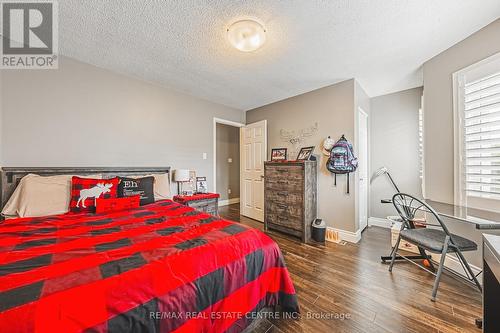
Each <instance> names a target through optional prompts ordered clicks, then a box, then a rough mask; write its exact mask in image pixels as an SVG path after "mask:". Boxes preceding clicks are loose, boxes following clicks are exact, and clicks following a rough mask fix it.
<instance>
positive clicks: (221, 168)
mask: <svg viewBox="0 0 500 333" xmlns="http://www.w3.org/2000/svg"><path fill="white" fill-rule="evenodd" d="M216 144H217V146H216V155H217V157H216V163H217V164H216V166H217V172H216V173H217V192H218V193H220V199H221V200H227V199H234V198H239V197H240V129H239V128H238V127H234V126H229V125H225V124H217V136H216ZM229 159H231V160H232V161H231V162H229ZM229 189H230V190H231V193H228V190H229Z"/></svg>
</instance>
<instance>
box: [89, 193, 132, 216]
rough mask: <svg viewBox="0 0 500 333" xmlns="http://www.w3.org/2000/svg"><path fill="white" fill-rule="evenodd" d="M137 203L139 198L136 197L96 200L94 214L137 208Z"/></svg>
mask: <svg viewBox="0 0 500 333" xmlns="http://www.w3.org/2000/svg"><path fill="white" fill-rule="evenodd" d="M139 202H140V197H139V196H138V195H134V196H131V197H126V198H109V199H97V202H96V207H95V212H96V213H98V214H100V213H111V212H118V211H121V210H126V209H133V208H137V207H139Z"/></svg>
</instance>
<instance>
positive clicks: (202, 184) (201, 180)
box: [196, 177, 208, 193]
mask: <svg viewBox="0 0 500 333" xmlns="http://www.w3.org/2000/svg"><path fill="white" fill-rule="evenodd" d="M196 193H208V185H207V177H196Z"/></svg>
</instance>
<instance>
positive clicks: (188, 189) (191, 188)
mask: <svg viewBox="0 0 500 333" xmlns="http://www.w3.org/2000/svg"><path fill="white" fill-rule="evenodd" d="M183 188H184V189H185V191H184V192H185V193H184V195H193V193H194V192H196V171H195V170H189V181H188V182H187V183H186V186H183Z"/></svg>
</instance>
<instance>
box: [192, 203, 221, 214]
mask: <svg viewBox="0 0 500 333" xmlns="http://www.w3.org/2000/svg"><path fill="white" fill-rule="evenodd" d="M188 206H189V207H193V208H194V209H196V210H199V211H202V212H206V213H209V214H213V215H215V214H217V204H216V201H215V200H200V201H191V202H189V203H188Z"/></svg>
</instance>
